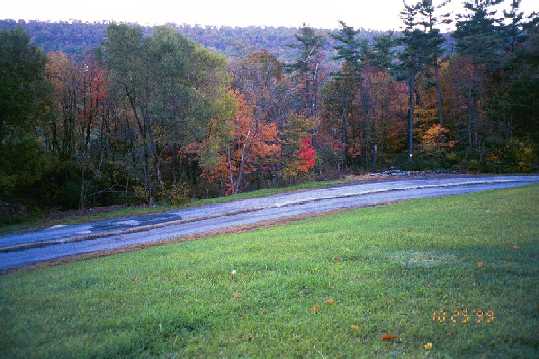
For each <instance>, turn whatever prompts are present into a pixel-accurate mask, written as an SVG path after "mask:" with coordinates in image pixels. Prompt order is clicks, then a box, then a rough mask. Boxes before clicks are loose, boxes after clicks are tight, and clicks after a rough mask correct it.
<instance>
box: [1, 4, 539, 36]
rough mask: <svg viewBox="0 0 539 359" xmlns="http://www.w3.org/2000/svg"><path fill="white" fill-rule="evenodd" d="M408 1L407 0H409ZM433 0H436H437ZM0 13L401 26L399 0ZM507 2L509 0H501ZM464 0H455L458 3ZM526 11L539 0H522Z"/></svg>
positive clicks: (11, 7)
mask: <svg viewBox="0 0 539 359" xmlns="http://www.w3.org/2000/svg"><path fill="white" fill-rule="evenodd" d="M408 1H410V0H408ZM435 1H436V0H435ZM438 1H440V0H438ZM2 2H3V4H2V9H1V10H0V18H11V19H25V20H31V19H33V20H52V21H57V20H71V19H77V20H83V21H101V20H114V21H126V22H138V23H141V24H145V25H158V24H164V23H177V24H183V23H186V24H191V25H194V24H200V25H230V26H249V25H260V26H293V27H297V26H300V25H301V24H302V23H304V22H305V23H307V24H309V25H311V26H314V27H322V28H335V27H337V26H338V20H343V21H345V22H346V23H348V24H349V25H353V26H354V27H364V28H370V29H379V30H388V29H399V27H400V21H399V12H400V10H401V7H402V0H221V1H219V0H175V1H174V0H144V1H140V0H90V1H78V0H2ZM505 2H506V3H509V2H510V0H505ZM461 3H462V0H453V3H452V5H451V8H452V9H460V8H461V7H462V6H461ZM522 8H523V10H525V12H526V13H531V12H532V11H539V0H522Z"/></svg>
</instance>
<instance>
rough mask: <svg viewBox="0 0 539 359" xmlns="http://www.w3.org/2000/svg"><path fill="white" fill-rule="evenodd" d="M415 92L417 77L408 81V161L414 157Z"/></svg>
mask: <svg viewBox="0 0 539 359" xmlns="http://www.w3.org/2000/svg"><path fill="white" fill-rule="evenodd" d="M414 92H415V75H414V76H412V77H410V79H409V80H408V159H409V160H410V161H411V160H412V158H413V156H414V105H415V104H414Z"/></svg>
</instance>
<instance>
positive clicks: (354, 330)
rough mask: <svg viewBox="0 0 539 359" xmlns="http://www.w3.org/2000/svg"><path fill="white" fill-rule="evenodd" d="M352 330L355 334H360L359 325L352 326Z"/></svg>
mask: <svg viewBox="0 0 539 359" xmlns="http://www.w3.org/2000/svg"><path fill="white" fill-rule="evenodd" d="M350 329H352V331H353V332H354V333H357V332H359V325H357V324H352V325H351V326H350Z"/></svg>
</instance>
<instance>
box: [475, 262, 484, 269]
mask: <svg viewBox="0 0 539 359" xmlns="http://www.w3.org/2000/svg"><path fill="white" fill-rule="evenodd" d="M475 265H476V266H477V268H483V267H484V266H485V262H483V261H478V262H477V263H476V264H475Z"/></svg>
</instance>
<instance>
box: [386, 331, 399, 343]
mask: <svg viewBox="0 0 539 359" xmlns="http://www.w3.org/2000/svg"><path fill="white" fill-rule="evenodd" d="M396 339H399V336H398V335H391V334H387V333H386V334H384V335H382V341H384V342H390V341H393V340H396Z"/></svg>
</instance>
